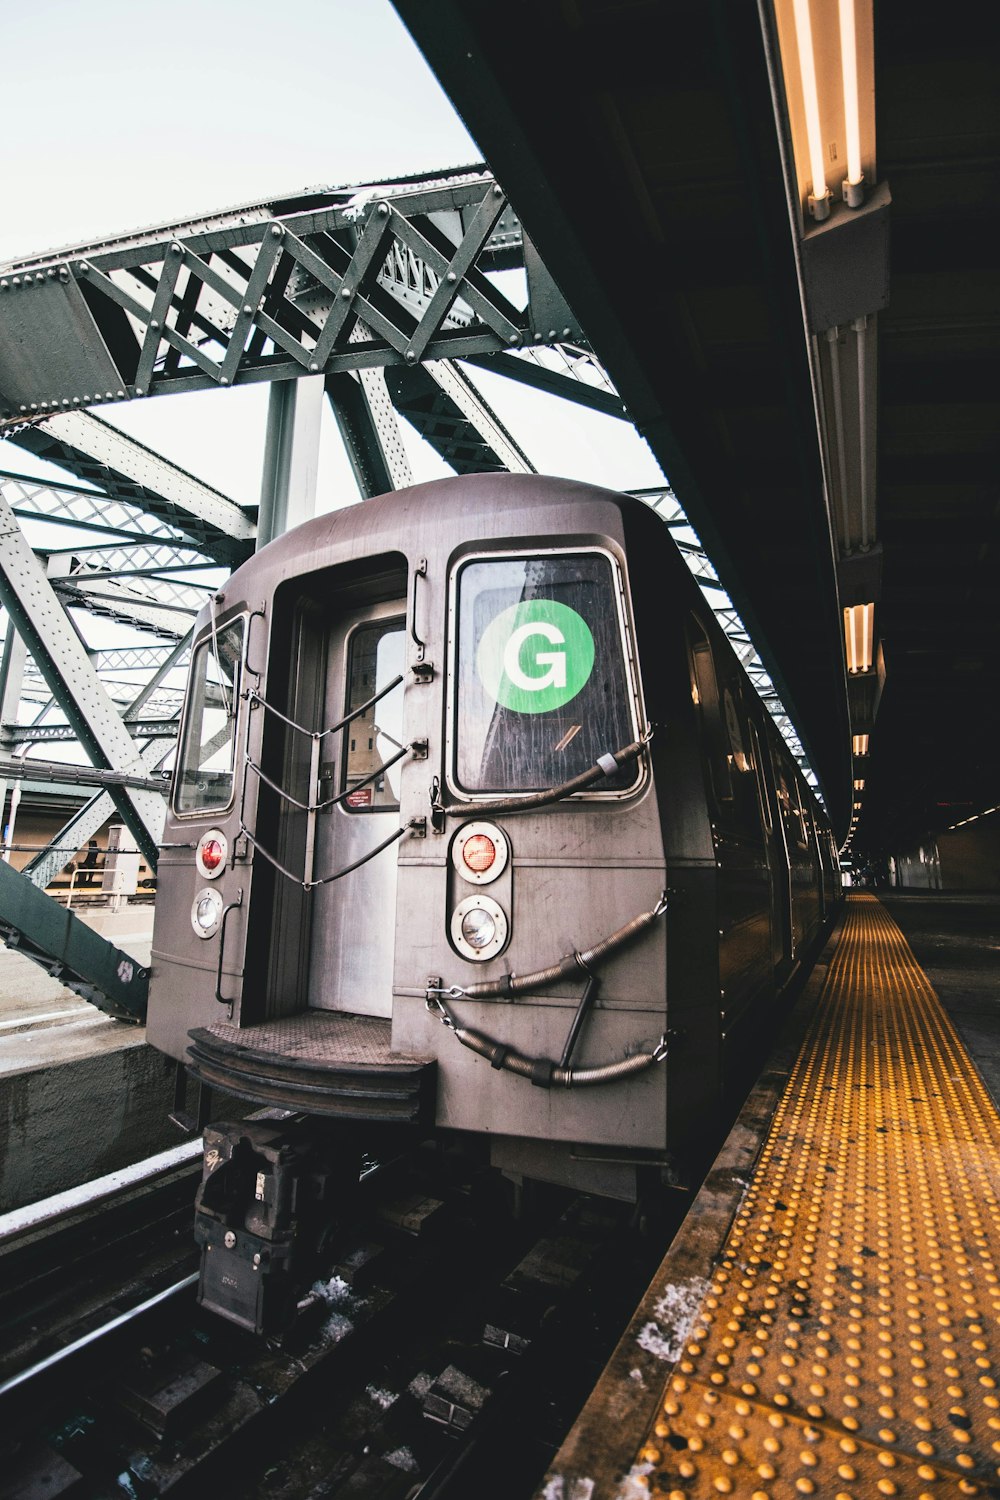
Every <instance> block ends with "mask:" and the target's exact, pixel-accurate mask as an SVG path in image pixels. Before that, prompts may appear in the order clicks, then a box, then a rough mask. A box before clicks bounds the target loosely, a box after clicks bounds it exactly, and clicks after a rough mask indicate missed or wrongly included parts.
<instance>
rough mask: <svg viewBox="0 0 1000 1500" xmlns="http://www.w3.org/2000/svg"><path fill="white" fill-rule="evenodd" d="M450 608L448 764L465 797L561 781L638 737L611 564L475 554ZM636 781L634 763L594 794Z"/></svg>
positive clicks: (583, 556)
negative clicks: (453, 640)
mask: <svg viewBox="0 0 1000 1500" xmlns="http://www.w3.org/2000/svg"><path fill="white" fill-rule="evenodd" d="M453 601H454V602H453V608H454V609H455V613H456V617H457V620H456V623H457V646H456V660H455V671H454V677H453V684H452V708H453V719H452V725H453V729H452V733H453V747H452V752H451V757H450V759H451V764H452V766H453V768H454V776H455V780H456V784H457V785H458V786H459V787H460V788H461V789H462V790H463V791H465V792H470V793H484V792H508V793H515V794H516V793H517V792H530V791H541V790H544V789H545V788H547V787H551V786H558V785H560V784H561V783H562V782H564V781H568V780H570V779H571V778H572V777H574V776H576V775H578V774H579V773H580V772H582V771H587V770H589V769H590V767H591V766H593V765H595V764H596V762H597V760H598V758H599V757H600V756H602V755H605V754H607V753H609V752H612V751H615V750H619V749H621V747H622V746H623V745H627V744H629V743H630V742H631V741H632V740H634V739H635V738H636V734H637V705H636V693H635V688H634V684H633V681H632V678H631V675H630V672H629V669H628V667H627V665H626V661H627V659H630V654H629V657H627V656H626V646H625V641H626V637H625V615H624V591H623V586H622V580H621V576H620V574H619V571H618V568H617V564H616V563H615V562H614V561H613V560H612V558H611V557H609V556H607V555H606V554H604V553H601V552H598V551H596V550H594V551H581V552H576V553H554V552H553V553H545V554H541V555H536V556H533V557H496V558H490V559H476V560H475V561H470V562H467V563H465V564H464V565H463V566H462V567H461V569H460V570H459V572H458V576H457V589H456V591H455V594H454V595H453ZM453 629H454V624H453ZM642 774H643V772H642V767H641V763H640V764H636V763H635V762H631V763H627V764H626V765H625V767H624V768H623V769H622V770H620V771H618V772H617V773H616V774H615V775H614V776H610V777H608V778H607V779H606V780H603V781H602V782H601V783H600V786H599V788H595V789H594V792H592V793H590V794H589V795H594V794H595V793H596V794H597V795H601V794H605V795H606V794H608V793H612V794H617V795H619V796H620V795H621V794H622V793H623V792H627V791H629V790H631V789H632V788H633V787H635V786H637V785H638V783H639V781H640V779H641V777H642Z"/></svg>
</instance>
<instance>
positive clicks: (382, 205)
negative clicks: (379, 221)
mask: <svg viewBox="0 0 1000 1500" xmlns="http://www.w3.org/2000/svg"><path fill="white" fill-rule="evenodd" d="M378 211H379V213H380V214H381V215H382V217H383V219H384V218H385V216H386V214H387V213H388V212H389V205H388V203H380V204H379V206H378Z"/></svg>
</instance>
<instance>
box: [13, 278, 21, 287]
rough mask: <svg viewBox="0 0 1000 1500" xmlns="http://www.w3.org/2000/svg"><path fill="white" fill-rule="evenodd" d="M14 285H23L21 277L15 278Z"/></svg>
mask: <svg viewBox="0 0 1000 1500" xmlns="http://www.w3.org/2000/svg"><path fill="white" fill-rule="evenodd" d="M13 285H14V286H20V285H21V278H20V276H15V277H14V281H13Z"/></svg>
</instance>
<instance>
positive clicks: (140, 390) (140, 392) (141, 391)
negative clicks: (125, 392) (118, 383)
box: [135, 385, 146, 396]
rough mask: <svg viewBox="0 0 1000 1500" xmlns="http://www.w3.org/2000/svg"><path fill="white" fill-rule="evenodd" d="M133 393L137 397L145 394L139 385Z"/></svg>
mask: <svg viewBox="0 0 1000 1500" xmlns="http://www.w3.org/2000/svg"><path fill="white" fill-rule="evenodd" d="M135 393H136V395H137V396H144V395H145V394H146V392H145V389H144V387H143V386H141V385H137V386H136V388H135Z"/></svg>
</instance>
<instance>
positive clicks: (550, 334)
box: [549, 328, 557, 339]
mask: <svg viewBox="0 0 1000 1500" xmlns="http://www.w3.org/2000/svg"><path fill="white" fill-rule="evenodd" d="M556 336H557V335H556V331H555V329H554V328H550V329H549V338H550V339H554V338H556Z"/></svg>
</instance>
